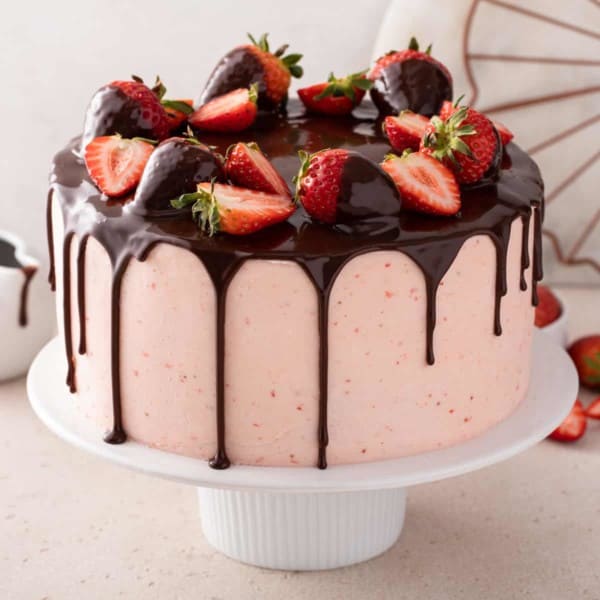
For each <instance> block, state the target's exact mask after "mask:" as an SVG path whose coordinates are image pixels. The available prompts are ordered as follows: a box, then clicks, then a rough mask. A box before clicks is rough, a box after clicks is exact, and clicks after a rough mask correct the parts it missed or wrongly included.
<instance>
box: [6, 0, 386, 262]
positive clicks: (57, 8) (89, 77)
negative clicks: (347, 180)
mask: <svg viewBox="0 0 600 600" xmlns="http://www.w3.org/2000/svg"><path fill="white" fill-rule="evenodd" d="M2 4H3V6H2V9H1V11H0V12H1V13H2V14H0V82H1V90H0V132H1V139H2V149H1V150H0V186H1V190H2V191H1V194H0V229H9V230H12V231H15V232H16V233H18V234H20V235H22V236H23V237H24V238H25V239H26V241H27V242H28V243H29V244H30V246H31V248H32V250H33V252H34V253H35V254H37V255H38V256H40V257H42V258H44V259H45V257H46V246H45V244H46V241H45V212H44V211H45V197H46V191H47V176H48V169H49V166H50V161H51V159H52V156H53V154H54V153H55V152H56V151H57V150H58V149H59V148H60V147H61V146H62V145H63V144H64V143H65V142H66V141H67V140H68V139H69V138H70V137H72V136H73V135H75V134H77V133H78V132H79V131H80V129H81V126H82V122H83V117H84V112H85V109H86V106H87V103H88V100H89V98H90V96H91V95H92V94H93V92H94V91H95V90H96V89H97V88H98V87H100V86H101V85H103V84H104V83H107V82H109V81H111V80H113V79H119V78H127V77H129V75H130V74H131V73H136V74H138V75H140V76H142V77H144V78H145V79H147V80H153V78H154V76H155V75H156V74H157V73H158V74H160V75H161V77H162V78H163V80H164V81H165V83H166V84H167V85H168V87H169V91H170V94H172V96H174V97H176V96H180V97H181V96H183V97H194V98H195V97H197V96H198V95H199V93H200V91H201V90H202V87H203V85H204V82H205V81H206V78H207V76H208V75H209V73H210V71H211V69H212V67H213V65H214V64H215V63H216V61H217V60H218V59H219V58H220V57H221V56H222V55H223V54H224V53H225V52H227V50H229V49H230V48H231V47H233V46H235V45H237V44H240V43H244V41H245V39H246V32H247V31H249V32H252V33H255V34H260V33H262V32H264V31H267V32H270V34H271V35H270V39H271V42H272V44H273V45H274V46H275V47H276V46H278V45H280V44H282V43H284V42H289V43H290V47H291V50H293V51H297V52H302V53H304V54H305V58H304V60H303V61H302V62H303V65H304V68H305V78H304V79H303V82H316V81H318V80H321V79H322V78H323V77H325V76H327V74H328V73H329V71H331V70H333V71H335V72H336V73H339V74H344V73H346V72H350V71H353V70H358V69H361V68H366V67H367V65H368V62H369V60H370V57H371V50H372V47H373V44H374V40H375V36H376V34H377V31H378V28H379V24H380V22H381V18H382V15H383V13H384V11H385V8H386V6H387V4H388V1H387V0H363V1H360V2H349V1H348V0H327V1H323V0H302V1H300V2H299V1H298V0H294V1H291V0H278V1H277V2H269V1H267V0H251V1H243V0H237V1H235V0H50V1H44V0H34V1H29V2H26V1H23V0H21V1H18V0H15V1H11V2H8V1H7V2H4V3H2Z"/></svg>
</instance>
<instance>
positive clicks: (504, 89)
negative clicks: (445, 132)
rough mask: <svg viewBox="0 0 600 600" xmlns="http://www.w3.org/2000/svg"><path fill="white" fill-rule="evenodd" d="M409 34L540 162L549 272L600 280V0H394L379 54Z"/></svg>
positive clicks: (458, 89) (457, 89)
mask: <svg viewBox="0 0 600 600" xmlns="http://www.w3.org/2000/svg"><path fill="white" fill-rule="evenodd" d="M431 15H434V18H432V16H431ZM413 34H414V35H416V36H417V37H418V38H419V39H421V40H422V42H423V43H425V44H428V43H429V42H433V46H434V54H435V56H436V57H437V58H439V59H441V60H442V61H443V62H444V63H445V64H446V65H447V66H448V67H449V68H450V70H451V72H452V74H453V77H454V90H455V96H459V95H460V94H463V93H464V94H465V99H466V101H467V102H469V103H471V104H474V105H475V106H476V107H478V108H479V109H480V110H482V111H484V112H486V113H487V114H489V115H491V116H493V118H494V119H497V120H499V121H501V122H504V123H506V125H508V127H510V129H512V130H513V131H514V132H515V133H516V138H517V142H518V143H519V144H520V145H521V146H522V147H524V148H525V149H527V151H528V152H529V153H530V154H531V155H532V156H533V157H534V159H535V160H536V161H537V162H538V164H539V165H540V168H541V169H542V173H543V175H544V179H545V182H546V206H547V210H546V217H545V224H544V228H545V231H544V233H545V236H546V240H547V242H548V243H547V252H546V257H547V259H550V260H546V264H547V266H548V271H549V272H550V276H551V277H552V278H554V279H556V278H560V279H562V280H566V279H568V280H571V281H576V280H579V281H585V282H589V281H590V274H592V276H593V278H594V279H596V281H598V282H600V194H599V193H598V190H599V189H600V169H599V168H598V166H599V165H600V143H599V141H598V140H600V0H571V2H548V1H547V0H526V1H525V0H453V2H439V1H438V0H421V1H420V2H413V1H411V0H395V1H393V2H392V3H391V5H390V7H389V9H388V13H387V15H386V17H385V18H384V22H383V24H382V27H381V30H380V34H379V38H378V40H377V43H376V48H375V55H376V56H379V55H380V54H382V53H383V52H385V51H387V50H389V49H390V48H395V47H399V46H403V45H405V40H407V39H408V38H410V36H411V35H413ZM552 259H554V260H552ZM565 266H569V268H568V269H564V268H563V267H565ZM573 267H580V268H578V269H574V268H573Z"/></svg>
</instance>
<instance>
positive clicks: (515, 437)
mask: <svg viewBox="0 0 600 600" xmlns="http://www.w3.org/2000/svg"><path fill="white" fill-rule="evenodd" d="M62 351H63V350H62V347H61V346H60V344H59V342H58V340H53V341H52V342H50V343H49V344H48V345H47V346H46V347H45V348H44V349H43V350H42V351H41V352H40V353H39V355H38V356H37V358H36V359H35V361H34V363H33V364H32V366H31V369H30V371H29V376H28V379H27V389H28V393H29V398H30V401H31V405H32V406H33V409H34V410H35V412H36V413H37V415H38V416H39V418H40V419H41V420H42V421H43V422H44V423H45V424H46V425H47V426H48V427H49V428H50V429H51V430H52V431H54V432H55V433H56V434H57V435H58V436H60V437H62V438H63V439H65V440H66V441H68V442H71V443H72V444H74V445H75V446H78V447H79V448H82V449H84V450H88V451H89V452H92V453H93V454H96V455H98V456H101V457H103V458H106V459H108V460H111V461H113V462H115V463H117V464H120V465H123V466H126V467H129V468H132V469H135V470H138V471H142V472H144V473H147V474H149V475H155V476H160V477H165V478H168V479H172V480H175V481H180V482H183V483H188V484H191V485H194V486H196V487H197V488H198V494H199V500H200V515H201V519H202V527H203V530H204V534H205V536H206V538H207V540H208V541H209V542H210V543H211V544H212V545H213V546H214V547H215V548H217V549H218V550H220V551H221V552H223V553H224V554H226V555H228V556H230V557H232V558H234V559H236V560H239V561H242V562H245V563H250V564H253V565H257V566H261V567H267V568H273V569H291V570H314V569H331V568H335V567H341V566H345V565H350V564H353V563H357V562H361V561H364V560H367V559H369V558H372V557H374V556H376V555H378V554H381V553H382V552H384V551H385V550H387V549H388V548H389V547H390V546H392V545H393V544H394V542H395V541H396V540H397V539H398V536H399V535H400V532H401V531H402V526H403V523H404V511H405V506H406V488H407V487H409V486H412V485H417V484H420V483H427V482H431V481H438V480H440V479H445V478H447V477H453V476H455V475H461V474H463V473H467V472H469V471H474V470H476V469H480V468H482V467H485V466H488V465H491V464H494V463H497V462H499V461H501V460H504V459H507V458H510V457H511V456H514V455H515V454H517V453H519V452H521V451H523V450H525V449H526V448H528V447H530V446H532V445H534V444H536V443H537V442H539V441H540V440H542V439H543V438H545V437H546V436H547V435H548V434H549V433H550V432H551V431H552V430H553V429H554V428H555V427H556V426H557V425H558V424H559V423H560V422H561V421H562V420H563V419H564V418H565V417H566V415H567V414H568V412H569V410H570V408H571V406H572V405H573V401H574V400H575V397H576V394H577V389H578V381H577V374H576V372H575V369H574V367H573V364H572V362H571V360H570V359H569V358H568V356H567V354H566V353H565V352H564V350H562V349H561V348H560V347H559V346H558V345H557V344H556V342H554V341H552V340H551V339H550V338H549V337H546V336H545V335H544V334H543V333H541V332H539V331H536V333H535V336H534V345H533V365H532V374H531V384H530V389H529V392H528V394H527V397H526V398H525V399H524V400H523V402H521V404H520V405H519V406H518V407H517V409H516V410H515V412H514V413H513V414H512V415H510V416H509V417H508V418H507V419H506V420H505V421H503V422H502V423H500V424H498V425H496V426H495V427H493V428H492V429H490V430H489V431H487V432H486V433H484V434H482V435H480V436H479V437H477V438H474V439H472V440H469V441H467V442H464V443H461V444H459V445H456V446H453V447H450V448H445V449H442V450H437V451H435V452H427V453H424V454H419V455H416V456H408V457H405V458H400V459H395V460H388V461H381V462H375V463H363V464H360V465H343V466H333V467H330V468H328V469H327V470H325V471H320V470H318V469H316V468H287V467H286V468H283V467H282V468H279V467H244V466H232V467H231V468H229V469H227V470H225V471H216V470H213V469H211V468H210V467H209V466H208V465H207V464H206V462H205V461H201V460H197V459H192V458H187V457H184V456H178V455H175V454H170V453H166V452H162V451H160V450H154V449H151V448H147V447H145V446H142V445H141V444H137V443H135V442H127V443H126V444H123V445H120V446H112V445H109V444H105V443H104V442H103V441H102V432H101V431H99V429H98V427H97V426H96V425H95V424H93V423H91V422H90V421H89V420H87V419H85V417H83V416H82V415H81V414H80V413H79V412H78V411H75V410H74V408H73V405H74V403H73V402H72V400H71V397H70V395H69V393H68V392H67V390H66V388H65V386H64V381H63V377H62V370H61V369H58V368H57V365H60V364H62V362H63V357H62Z"/></svg>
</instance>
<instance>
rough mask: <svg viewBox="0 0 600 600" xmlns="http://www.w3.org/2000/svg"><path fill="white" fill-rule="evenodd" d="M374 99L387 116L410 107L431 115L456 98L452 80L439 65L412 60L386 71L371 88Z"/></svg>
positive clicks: (381, 111) (389, 67)
mask: <svg viewBox="0 0 600 600" xmlns="http://www.w3.org/2000/svg"><path fill="white" fill-rule="evenodd" d="M370 93H371V99H372V100H373V102H374V104H375V106H377V108H378V109H379V112H380V113H381V114H383V115H396V114H398V113H399V112H400V111H402V110H405V109H409V110H412V111H413V112H416V113H420V114H422V115H426V116H428V117H430V116H432V115H435V114H439V111H440V109H441V107H442V102H443V101H444V100H452V82H451V81H450V80H449V79H448V76H447V75H446V73H444V71H443V69H441V68H440V67H439V66H438V65H436V64H434V63H430V62H427V61H424V60H417V59H410V60H406V61H404V62H398V63H393V64H391V65H389V66H388V67H386V68H385V69H383V70H382V72H381V74H380V76H379V77H378V78H377V79H376V80H375V81H374V84H373V87H372V88H371V91H370Z"/></svg>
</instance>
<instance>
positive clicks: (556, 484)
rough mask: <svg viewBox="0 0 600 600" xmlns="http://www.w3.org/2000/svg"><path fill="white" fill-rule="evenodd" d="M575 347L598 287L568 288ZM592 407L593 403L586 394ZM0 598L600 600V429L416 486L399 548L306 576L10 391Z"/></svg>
mask: <svg viewBox="0 0 600 600" xmlns="http://www.w3.org/2000/svg"><path fill="white" fill-rule="evenodd" d="M561 292H562V296H563V298H564V299H565V301H566V303H567V305H568V306H569V308H570V310H571V327H570V334H571V337H576V336H578V335H581V334H584V333H593V332H598V331H600V311H599V310H598V304H599V302H598V299H599V297H600V291H599V290H596V291H591V290H578V289H564V290H561ZM589 398H591V395H589V394H582V399H584V400H586V399H589ZM0 422H1V423H2V425H3V435H2V438H1V440H0V499H1V503H0V599H2V600H95V599H102V600H106V599H107V598H127V599H134V600H138V599H139V600H145V599H160V600H188V599H194V600H195V599H206V600H229V599H235V600H240V599H241V600H245V599H254V598H257V599H267V600H270V599H277V600H281V599H285V600H296V599H301V598H302V599H304V598H310V599H315V600H316V599H319V600H320V599H330V598H331V599H338V598H339V599H344V600H348V599H360V600H364V599H371V598H377V599H378V600H379V599H388V598H389V599H394V600H401V599H404V598H406V599H415V600H426V599H429V598H431V599H435V600H444V599H451V598H452V599H453V598H459V599H460V600H469V599H471V598H473V599H477V600H482V599H485V600H495V599H499V600H500V599H501V600H507V599H512V598H528V599H540V600H542V599H543V600H554V599H556V600H562V599H565V598H573V599H575V598H577V599H579V598H585V599H588V598H589V599H594V600H598V599H600V422H599V423H591V424H590V427H589V431H588V435H587V436H586V437H585V438H584V439H583V440H581V441H580V442H578V443H577V444H576V445H573V446H568V445H561V444H557V443H553V442H549V441H545V442H542V443H541V444H539V445H538V446H536V447H534V448H532V449H530V450H529V451H527V452H524V453H523V454H521V455H519V456H517V457H516V458H513V459H511V460H509V461H506V462H504V463H501V464H499V465H496V466H493V467H489V468H486V469H483V470H481V471H477V472H475V473H471V474H469V475H465V476H462V477H457V478H454V479H450V480H446V481H442V482H439V483H434V484H428V485H422V486H418V487H416V488H413V489H411V490H410V493H409V500H408V513H407V521H406V526H405V529H404V531H403V533H402V536H401V537H400V540H399V542H398V543H397V544H396V545H395V546H394V547H393V548H392V549H391V550H390V551H389V552H387V553H386V554H384V555H383V556H381V557H379V558H376V559H374V560H371V561H369V562H366V563H363V564H360V565H357V566H354V567H350V568H346V569H338V570H335V571H328V572H317V573H293V572H277V571H268V570H263V569H257V568H254V567H249V566H245V565H241V564H238V563H236V562H234V561H232V560H230V559H228V558H226V557H224V556H222V555H220V554H219V553H217V552H216V551H214V550H213V549H212V548H211V547H210V546H209V545H208V543H207V542H206V541H205V540H204V538H203V536H202V532H201V528H200V521H199V519H198V518H197V514H198V511H197V504H196V494H195V491H194V489H192V488H189V487H186V486H184V485H180V484H175V483H171V482H167V481H163V480H159V479H153V478H150V477H147V476H144V475H140V474H137V473H132V472H130V471H127V470H125V469H121V468H118V467H115V466H113V465H111V464H108V463H106V462H104V461H102V460H100V459H98V458H95V457H93V456H90V455H88V454H86V453H84V452H82V451H79V450H76V449H75V448H73V447H71V446H69V445H68V444H66V443H65V442H63V441H61V440H60V439H58V438H57V437H55V436H54V435H53V434H52V433H50V432H49V431H48V430H47V429H46V428H45V427H44V425H42V424H41V422H39V421H38V420H37V418H36V417H35V416H34V415H33V413H32V411H31V409H30V407H29V404H28V402H27V398H26V394H25V385H24V380H17V381H13V382H9V383H6V384H3V385H0Z"/></svg>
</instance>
